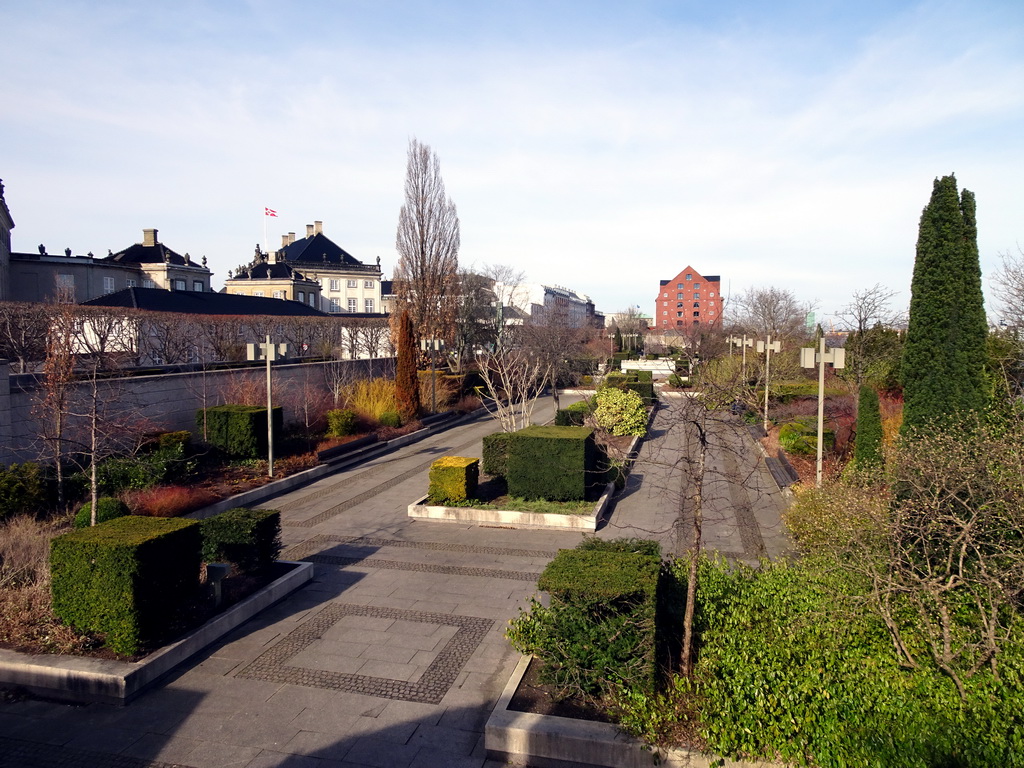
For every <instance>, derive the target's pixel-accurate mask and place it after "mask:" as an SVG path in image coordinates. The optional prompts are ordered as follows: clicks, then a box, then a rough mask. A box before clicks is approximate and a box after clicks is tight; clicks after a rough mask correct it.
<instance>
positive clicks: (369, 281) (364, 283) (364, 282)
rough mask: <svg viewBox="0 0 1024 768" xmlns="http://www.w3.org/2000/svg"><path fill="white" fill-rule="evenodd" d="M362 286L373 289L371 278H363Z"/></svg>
mask: <svg viewBox="0 0 1024 768" xmlns="http://www.w3.org/2000/svg"><path fill="white" fill-rule="evenodd" d="M363 288H369V289H371V290H372V289H373V280H363Z"/></svg>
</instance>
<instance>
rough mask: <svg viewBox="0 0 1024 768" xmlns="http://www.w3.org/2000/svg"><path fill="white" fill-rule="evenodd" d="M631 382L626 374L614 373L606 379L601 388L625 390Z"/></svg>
mask: <svg viewBox="0 0 1024 768" xmlns="http://www.w3.org/2000/svg"><path fill="white" fill-rule="evenodd" d="M627 381H629V376H627V375H626V374H624V373H619V372H617V371H612V372H611V373H609V374H608V375H606V376H605V377H604V381H603V382H602V383H601V388H602V389H605V388H609V387H610V388H612V389H625V388H626V382H627Z"/></svg>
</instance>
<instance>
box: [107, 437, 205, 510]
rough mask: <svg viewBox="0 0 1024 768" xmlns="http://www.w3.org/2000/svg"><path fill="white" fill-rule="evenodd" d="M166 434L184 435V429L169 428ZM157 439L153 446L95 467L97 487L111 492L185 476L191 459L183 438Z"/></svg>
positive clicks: (135, 489)
mask: <svg viewBox="0 0 1024 768" xmlns="http://www.w3.org/2000/svg"><path fill="white" fill-rule="evenodd" d="M167 434H168V435H176V436H178V435H185V436H186V437H188V436H189V433H188V432H177V433H176V432H171V433H167ZM162 437H163V436H161V439H160V440H158V442H157V447H156V448H155V449H154V450H152V451H150V452H148V453H140V454H138V455H137V456H114V457H111V458H109V459H106V460H105V461H103V462H101V463H100V464H99V465H98V466H97V467H96V480H97V483H98V485H99V491H100V493H102V494H105V495H107V496H112V495H114V494H117V493H121V492H122V491H138V490H142V489H143V488H151V487H152V486H154V485H160V484H162V483H173V482H175V481H177V480H181V479H182V478H184V477H186V476H188V475H189V474H190V473H191V472H192V470H193V469H194V467H195V462H194V461H193V460H191V459H189V457H188V455H187V440H182V439H180V438H168V439H167V440H166V441H165V440H163V439H162Z"/></svg>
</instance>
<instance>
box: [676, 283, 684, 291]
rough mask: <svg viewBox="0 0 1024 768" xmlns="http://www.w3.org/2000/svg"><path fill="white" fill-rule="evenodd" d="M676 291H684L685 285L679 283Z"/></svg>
mask: <svg viewBox="0 0 1024 768" xmlns="http://www.w3.org/2000/svg"><path fill="white" fill-rule="evenodd" d="M676 290H678V291H681V290H683V284H682V283H678V284H677V285H676Z"/></svg>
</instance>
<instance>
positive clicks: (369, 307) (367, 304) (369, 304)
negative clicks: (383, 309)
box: [363, 299, 373, 312]
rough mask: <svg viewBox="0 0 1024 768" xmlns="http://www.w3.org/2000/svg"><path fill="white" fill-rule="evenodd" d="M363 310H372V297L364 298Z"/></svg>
mask: <svg viewBox="0 0 1024 768" xmlns="http://www.w3.org/2000/svg"><path fill="white" fill-rule="evenodd" d="M363 311H364V312H373V299H366V300H365V301H364V302H363Z"/></svg>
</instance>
